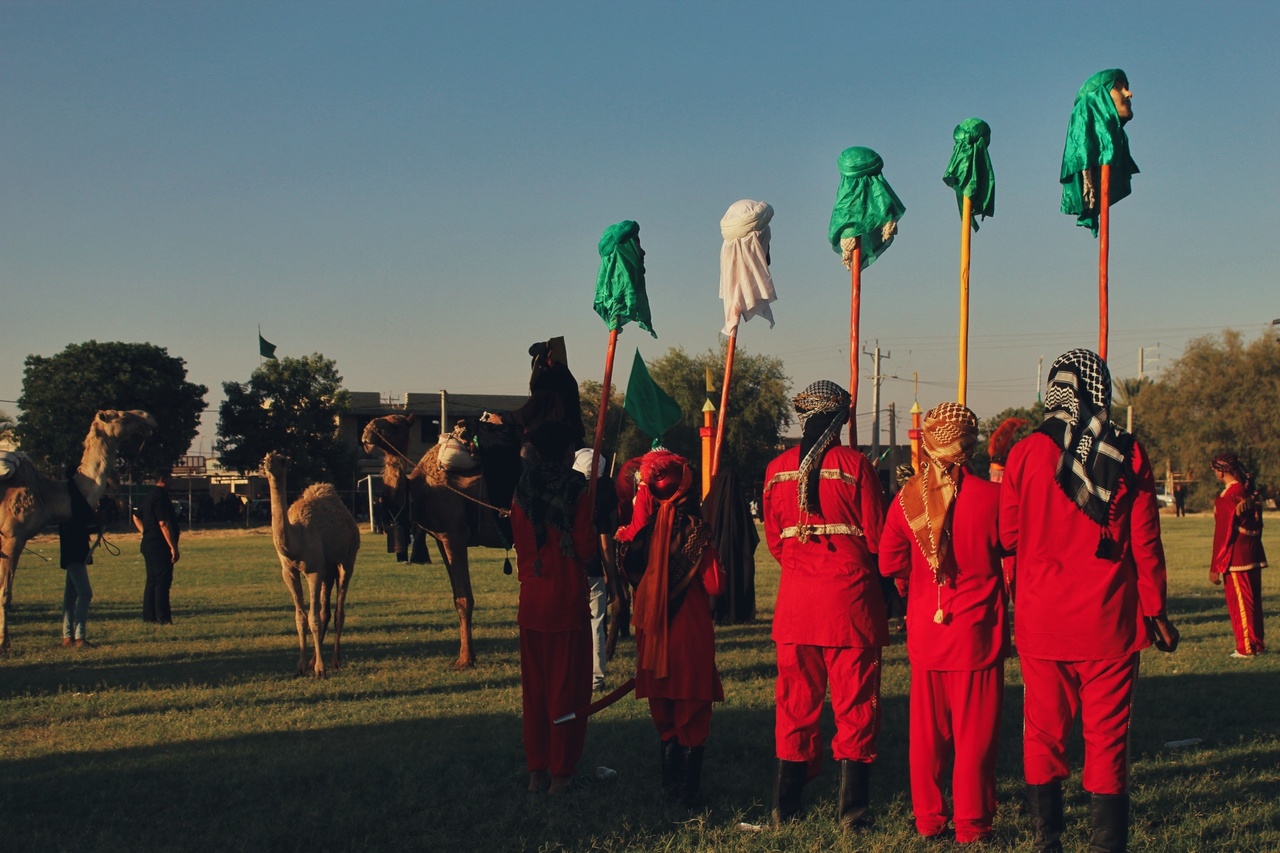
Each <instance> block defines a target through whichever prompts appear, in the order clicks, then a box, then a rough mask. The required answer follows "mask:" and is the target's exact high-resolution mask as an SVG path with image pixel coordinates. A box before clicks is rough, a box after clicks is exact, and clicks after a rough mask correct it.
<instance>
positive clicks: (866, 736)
mask: <svg viewBox="0 0 1280 853" xmlns="http://www.w3.org/2000/svg"><path fill="white" fill-rule="evenodd" d="M792 402H793V403H794V405H795V409H796V412H797V413H798V414H799V417H800V427H801V430H802V431H803V435H802V437H801V439H800V446H799V447H794V448H792V449H790V450H788V451H786V452H785V453H783V454H782V455H781V456H779V457H777V458H776V459H774V460H773V461H772V462H770V463H769V467H768V469H767V470H766V471H765V487H764V528H765V540H766V541H767V543H768V545H769V551H770V552H772V554H773V556H774V557H775V558H777V560H778V563H779V564H780V565H781V567H782V576H781V579H780V580H779V583H778V602H777V605H776V607H775V608H774V617H773V640H774V642H775V643H776V644H777V656H778V683H777V706H776V720H775V732H774V738H775V741H776V744H775V748H776V751H777V756H778V766H777V773H776V776H775V779H774V792H773V820H774V822H775V823H782V822H784V821H788V820H792V819H794V818H795V817H797V816H798V815H799V813H800V806H801V792H802V789H803V788H804V785H805V783H806V782H807V781H808V779H809V778H810V777H811V776H813V775H816V772H817V768H818V766H819V761H820V758H819V754H818V716H819V713H820V712H821V710H822V703H823V700H824V699H825V697H826V692H827V684H828V682H830V685H831V704H832V707H833V710H834V711H835V718H836V736H835V739H834V740H832V742H831V751H832V753H833V754H834V756H835V758H836V759H837V760H838V761H839V762H840V795H839V796H840V799H839V803H838V808H839V815H840V823H841V825H842V826H843V827H844V828H846V829H855V828H858V827H861V826H864V825H866V823H867V812H868V810H869V808H870V778H871V763H872V762H873V761H875V758H876V737H877V736H878V735H879V733H880V650H881V649H882V648H883V647H884V646H885V645H887V644H888V642H889V628H888V624H887V617H886V615H885V605H884V596H883V595H882V594H881V591H880V572H879V570H878V569H877V567H876V550H877V548H878V547H879V542H880V532H881V528H882V527H883V525H884V498H883V492H882V489H881V487H880V479H879V478H878V477H877V476H876V473H875V471H874V470H873V469H872V467H871V463H870V462H868V461H867V459H866V457H865V456H863V455H862V454H861V453H858V452H857V451H856V450H854V449H852V448H849V447H844V446H842V445H841V444H840V443H839V442H840V428H841V427H842V426H843V425H844V424H845V422H846V421H847V420H848V419H849V392H848V391H845V390H844V389H843V388H841V387H840V386H839V385H836V384H835V383H834V382H826V381H821V382H815V383H813V384H812V385H810V386H809V387H808V388H806V389H805V390H804V391H802V392H801V393H800V394H798V395H797V396H796V397H795V398H794V400H793V401H792Z"/></svg>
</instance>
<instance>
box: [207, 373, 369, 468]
mask: <svg viewBox="0 0 1280 853" xmlns="http://www.w3.org/2000/svg"><path fill="white" fill-rule="evenodd" d="M222 391H223V393H224V394H225V395H226V400H224V401H223V403H222V405H221V406H220V407H219V409H218V440H217V442H216V443H215V444H214V450H216V451H217V452H218V453H219V454H220V455H221V457H222V464H223V465H224V466H226V467H228V468H232V469H235V470H237V471H240V472H243V473H247V472H249V471H256V470H257V469H258V467H259V466H260V465H261V464H262V460H263V458H264V457H265V456H266V455H267V453H269V452H271V451H273V450H274V451H278V452H280V453H283V454H284V455H285V456H287V457H289V470H288V473H287V475H286V476H287V477H288V481H289V484H290V488H302V487H303V486H306V485H308V484H310V483H316V482H328V483H335V484H338V485H339V486H340V487H341V486H345V485H346V484H347V482H348V481H349V480H350V479H351V477H352V476H353V475H354V473H355V454H354V453H353V452H352V451H351V450H349V449H348V448H346V447H345V446H344V445H343V444H342V442H341V441H340V440H339V438H338V416H339V415H341V414H342V413H344V412H346V411H347V409H348V408H349V407H350V398H349V395H348V393H347V391H346V389H344V388H343V387H342V376H341V375H339V373H338V367H337V364H336V363H335V362H334V361H333V360H332V359H328V358H325V357H324V356H323V355H321V354H320V353H312V354H311V355H309V356H305V357H303V358H282V359H279V360H277V359H270V360H268V361H267V362H265V363H264V364H262V365H261V366H260V367H258V368H257V369H256V370H254V371H253V373H252V374H251V375H250V377H249V381H248V383H245V384H242V383H239V382H224V383H222Z"/></svg>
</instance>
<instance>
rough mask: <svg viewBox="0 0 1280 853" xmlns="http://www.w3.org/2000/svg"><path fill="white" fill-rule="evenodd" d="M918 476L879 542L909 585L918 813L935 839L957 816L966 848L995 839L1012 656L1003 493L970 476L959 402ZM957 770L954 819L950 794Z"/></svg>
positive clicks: (889, 564) (931, 433) (891, 572)
mask: <svg viewBox="0 0 1280 853" xmlns="http://www.w3.org/2000/svg"><path fill="white" fill-rule="evenodd" d="M921 437H922V447H921V450H922V453H921V466H920V471H919V473H917V474H915V475H914V476H912V477H911V479H909V480H908V481H907V482H906V483H905V484H904V485H903V487H902V489H901V491H899V492H898V496H897V499H896V500H895V501H894V502H893V505H892V506H890V507H889V512H888V515H887V516H886V518H885V524H884V533H883V534H881V536H880V571H881V573H882V574H884V575H885V576H887V577H894V578H902V579H904V580H906V581H907V582H908V583H907V589H908V593H907V622H908V624H909V626H910V629H909V631H908V633H907V658H908V660H909V661H910V662H911V716H910V719H911V729H910V731H911V735H910V739H909V743H910V747H909V761H910V766H911V806H912V810H913V811H914V813H915V821H916V831H918V832H919V833H920V834H921V835H923V836H925V837H926V838H937V837H939V836H941V835H942V833H943V832H944V830H945V829H946V828H947V824H948V822H950V821H951V820H952V819H954V823H955V836H956V841H957V842H958V843H960V844H969V843H972V842H981V841H985V840H987V839H988V838H990V836H991V823H992V820H993V819H994V818H995V814H996V755H997V748H998V745H999V741H1000V712H1001V707H1002V702H1003V699H1004V659H1005V657H1007V656H1008V653H1009V625H1008V601H1007V599H1006V596H1005V589H1004V574H1003V570H1002V567H1001V557H1002V556H1003V553H1004V552H1003V551H1002V549H1001V547H1000V535H999V531H998V529H997V525H996V519H997V517H998V514H999V509H1000V487H999V486H998V485H997V484H995V483H991V482H988V481H986V480H983V479H982V478H980V477H977V476H975V475H973V474H971V473H970V472H969V471H968V469H967V464H968V462H969V459H970V458H971V457H972V456H973V449H974V447H975V446H976V445H977V442H978V418H977V417H976V416H975V415H974V414H973V412H971V411H970V410H969V409H967V408H965V407H964V406H962V405H960V404H959V403H942V404H941V405H939V406H935V407H934V408H933V409H930V410H929V412H928V413H927V414H925V416H924V428H923V431H922V436H921ZM953 762H954V766H953V768H952V772H951V795H952V798H953V800H954V803H955V808H954V818H953V817H952V814H951V811H952V810H951V809H948V807H947V802H946V798H945V796H944V795H943V785H944V779H945V777H946V771H947V765H948V764H952V763H953Z"/></svg>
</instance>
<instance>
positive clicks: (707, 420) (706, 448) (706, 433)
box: [698, 366, 716, 498]
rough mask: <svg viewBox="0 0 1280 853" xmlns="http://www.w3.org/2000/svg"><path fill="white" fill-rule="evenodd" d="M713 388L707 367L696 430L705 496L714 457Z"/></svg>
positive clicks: (708, 490) (709, 485) (709, 482)
mask: <svg viewBox="0 0 1280 853" xmlns="http://www.w3.org/2000/svg"><path fill="white" fill-rule="evenodd" d="M714 390H715V385H714V384H713V382H712V379H711V368H710V366H708V367H707V399H706V400H704V401H703V403H702V428H701V429H699V430H698V435H699V437H700V438H701V447H702V496H703V497H704V498H705V497H706V496H707V493H708V492H710V491H711V477H712V476H713V473H712V467H713V465H714V463H713V462H712V460H713V459H714V458H715V457H714V455H713V452H712V449H711V444H712V442H713V441H714V440H715V439H714V436H715V434H716V423H715V411H716V407H715V404H714V403H712V402H711V394H712V393H713V392H714Z"/></svg>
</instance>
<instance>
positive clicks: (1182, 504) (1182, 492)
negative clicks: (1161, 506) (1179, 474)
mask: <svg viewBox="0 0 1280 853" xmlns="http://www.w3.org/2000/svg"><path fill="white" fill-rule="evenodd" d="M1186 514H1187V484H1186V483H1182V482H1175V483H1174V484H1173V517H1174V518H1182V517H1183V516H1184V515H1186Z"/></svg>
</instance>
